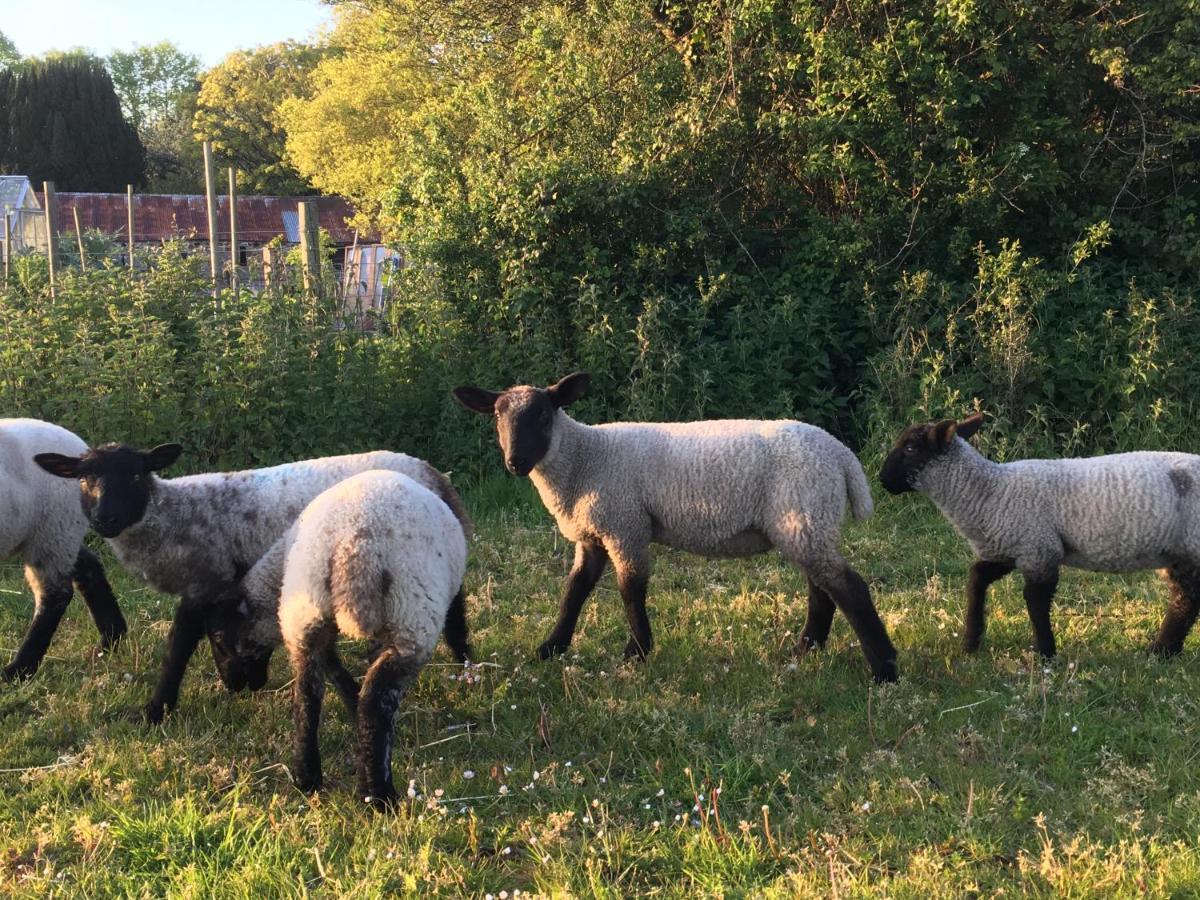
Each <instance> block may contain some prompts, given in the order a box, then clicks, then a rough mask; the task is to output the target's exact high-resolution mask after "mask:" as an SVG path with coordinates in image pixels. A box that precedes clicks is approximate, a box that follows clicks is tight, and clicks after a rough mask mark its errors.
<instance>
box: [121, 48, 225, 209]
mask: <svg viewBox="0 0 1200 900" xmlns="http://www.w3.org/2000/svg"><path fill="white" fill-rule="evenodd" d="M107 65H108V71H109V73H110V74H111V75H112V79H113V86H114V87H115V88H116V91H117V96H118V97H119V98H120V100H121V107H122V108H123V109H124V110H125V115H126V116H127V117H128V119H129V121H130V122H131V123H132V124H133V126H134V128H136V129H137V132H138V137H139V138H140V139H141V141H142V144H143V145H144V146H145V148H146V187H147V188H148V189H149V190H151V191H155V192H163V193H197V192H199V191H202V190H203V189H204V171H203V162H202V158H201V150H200V143H199V141H197V140H196V137H195V136H194V135H193V134H192V118H193V117H194V116H195V113H196V100H197V95H198V93H199V90H200V83H199V73H200V61H199V59H197V58H196V57H195V56H192V55H191V54H189V53H184V52H182V51H181V50H180V49H179V48H178V47H176V46H175V45H174V44H172V43H171V42H169V41H162V42H160V43H158V44H153V45H151V46H145V47H143V46H138V47H134V48H133V50H130V51H115V52H113V53H112V54H110V55H109V57H108V59H107Z"/></svg>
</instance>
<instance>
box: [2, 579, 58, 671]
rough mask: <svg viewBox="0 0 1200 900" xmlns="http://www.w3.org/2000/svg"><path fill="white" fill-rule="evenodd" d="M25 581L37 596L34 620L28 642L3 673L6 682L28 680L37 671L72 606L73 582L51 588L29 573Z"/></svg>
mask: <svg viewBox="0 0 1200 900" xmlns="http://www.w3.org/2000/svg"><path fill="white" fill-rule="evenodd" d="M26 579H27V580H28V582H29V585H30V587H32V588H33V592H34V596H33V602H34V605H33V620H32V621H31V622H30V623H29V630H28V631H26V632H25V640H23V641H22V642H21V646H20V647H19V648H18V649H17V655H16V656H15V657H13V661H12V662H11V663H9V664H8V665H7V666H5V667H4V670H3V672H2V673H0V674H2V675H3V678H4V680H5V681H14V680H16V679H18V678H29V677H30V676H32V675H33V673H34V672H36V671H37V670H38V666H39V665H41V662H42V657H43V656H45V655H46V649H47V648H48V647H49V646H50V640H51V638H53V637H54V632H56V631H57V630H58V623H59V622H61V621H62V617H63V613H65V612H66V611H67V605H68V604H69V603H70V602H71V584H70V582H66V583H63V584H58V585H55V586H53V587H48V586H47V585H46V583H44V582H42V581H41V580H40V579H39V578H38V577H37V576H36V575H35V574H32V573H31V571H30V570H28V569H27V570H26Z"/></svg>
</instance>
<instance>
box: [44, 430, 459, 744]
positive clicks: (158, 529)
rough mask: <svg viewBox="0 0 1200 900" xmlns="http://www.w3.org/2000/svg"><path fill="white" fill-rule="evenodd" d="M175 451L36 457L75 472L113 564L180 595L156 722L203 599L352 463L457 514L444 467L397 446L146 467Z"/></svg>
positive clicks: (117, 449)
mask: <svg viewBox="0 0 1200 900" xmlns="http://www.w3.org/2000/svg"><path fill="white" fill-rule="evenodd" d="M180 452H181V448H180V446H179V445H178V444H164V445H162V446H160V447H155V448H154V449H153V450H138V449H136V448H133V447H127V446H124V445H117V444H111V445H106V446H103V447H98V448H94V449H91V450H88V451H87V452H86V453H83V454H81V455H79V456H65V455H62V454H58V453H45V454H40V455H39V456H38V457H37V462H38V464H39V465H40V466H42V468H44V469H45V470H46V471H48V472H50V473H51V474H53V475H58V476H60V477H63V478H71V479H79V481H80V483H81V485H82V496H83V505H84V511H85V512H86V514H87V517H88V520H89V521H90V523H91V525H92V527H93V528H94V529H95V530H96V532H97V533H98V534H100V535H101V536H102V537H104V538H105V539H106V540H107V541H108V545H109V546H110V547H111V548H112V550H113V552H114V553H115V554H116V556H117V559H118V560H120V562H121V565H123V566H125V568H127V569H128V570H129V571H130V572H132V573H134V574H135V575H137V576H138V577H139V578H141V579H142V580H144V581H146V582H147V583H148V584H150V585H151V586H153V587H154V588H155V589H157V590H159V591H162V592H163V593H167V594H177V595H179V597H180V603H179V605H178V607H176V610H175V619H174V622H173V623H172V625H171V633H170V635H169V636H168V638H167V652H166V655H165V656H164V658H163V667H162V672H161V674H160V676H159V680H158V684H157V685H156V686H155V689H154V694H153V696H152V697H151V700H150V703H149V704H148V705H147V706H146V710H145V712H146V717H147V718H148V719H149V720H150V721H151V722H159V721H161V720H162V717H163V714H164V712H165V711H166V710H167V709H170V708H172V707H174V706H175V705H176V703H177V702H178V699H179V687H180V684H181V683H182V681H183V675H184V672H185V671H186V669H187V665H188V662H189V660H190V659H191V656H192V654H193V653H194V652H195V649H196V645H197V644H198V643H199V641H200V639H201V638H202V637H203V636H204V632H205V627H206V625H205V619H206V617H207V616H208V614H209V613H210V612H211V609H210V608H211V606H212V605H213V603H214V602H215V601H216V600H217V599H218V598H219V597H220V596H221V595H222V594H223V593H224V592H225V591H227V590H228V589H229V588H230V586H231V585H233V584H235V583H236V582H237V580H238V579H240V578H241V577H242V576H244V575H245V574H246V573H247V572H248V571H249V570H250V568H251V567H252V566H253V565H254V564H255V563H256V562H257V561H258V559H259V558H260V557H261V556H262V555H263V554H264V553H266V552H267V550H268V549H270V547H271V546H272V545H273V544H274V543H275V542H276V541H277V540H278V539H279V538H280V537H281V536H282V535H283V533H284V532H285V531H286V530H287V529H288V527H289V526H290V525H291V524H292V523H293V522H295V521H296V517H297V516H299V515H300V512H301V510H303V509H304V507H305V506H307V505H308V503H309V502H310V501H311V500H312V499H313V498H314V497H315V496H317V494H319V493H321V491H323V490H325V489H326V488H328V487H330V486H331V485H333V484H336V483H337V482H339V481H342V480H343V479H345V478H348V477H349V476H351V475H355V474H357V473H359V472H363V471H367V470H369V469H390V470H393V471H398V472H403V473H404V474H406V475H409V476H411V477H413V478H414V479H416V480H417V481H421V482H423V483H426V484H428V485H429V486H431V487H432V488H433V489H434V490H436V491H439V492H446V497H447V503H448V504H450V505H451V506H452V508H454V509H455V510H456V512H458V513H460V514H461V513H462V507H461V504H459V501H458V495H457V494H455V493H454V489H453V488H452V487H450V484H449V481H447V479H446V478H445V476H444V475H442V474H441V473H440V472H438V471H437V470H436V469H434V468H433V466H431V465H429V464H428V463H426V462H424V461H423V460H420V459H416V458H414V457H411V456H406V455H405V454H403V453H389V452H387V451H382V450H379V451H375V452H372V453H356V454H352V455H348V456H330V457H325V458H322V459H311V460H305V461H302V462H294V463H287V464H285V465H281V466H272V467H270V468H265V469H249V470H246V471H242V472H225V473H206V474H203V475H188V476H184V477H182V478H160V477H158V476H157V475H156V474H155V473H156V472H159V471H161V470H163V469H165V468H167V467H168V466H170V465H171V464H173V463H174V462H175V461H176V460H177V459H178V458H179V454H180ZM76 496H78V494H76ZM242 686H244V685H233V686H232V687H234V688H235V689H236V688H240V687H242ZM254 686H255V685H252V687H254Z"/></svg>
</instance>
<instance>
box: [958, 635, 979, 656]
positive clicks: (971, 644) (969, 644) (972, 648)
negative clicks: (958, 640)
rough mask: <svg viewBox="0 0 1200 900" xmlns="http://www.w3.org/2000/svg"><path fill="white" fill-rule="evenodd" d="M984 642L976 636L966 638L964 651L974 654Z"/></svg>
mask: <svg viewBox="0 0 1200 900" xmlns="http://www.w3.org/2000/svg"><path fill="white" fill-rule="evenodd" d="M982 643H983V641H981V640H980V639H979V638H975V639H973V640H972V639H971V638H966V639H965V640H964V641H963V653H966V654H968V655H970V656H974V655H975V654H976V653H978V652H979V647H980V645H981V644H982Z"/></svg>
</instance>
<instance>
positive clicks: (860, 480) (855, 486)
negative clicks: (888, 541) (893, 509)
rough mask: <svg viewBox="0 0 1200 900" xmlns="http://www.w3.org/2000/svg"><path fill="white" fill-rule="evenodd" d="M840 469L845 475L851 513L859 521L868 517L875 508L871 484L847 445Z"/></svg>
mask: <svg viewBox="0 0 1200 900" xmlns="http://www.w3.org/2000/svg"><path fill="white" fill-rule="evenodd" d="M842 471H843V473H844V474H845V476H846V496H847V497H848V498H849V500H850V513H851V515H853V516H854V518H856V519H858V520H859V521H861V520H863V519H867V518H870V515H871V513H872V512H873V511H874V510H875V504H874V502H873V501H872V500H871V486H870V485H869V484H867V473H866V472H864V471H863V467H862V463H860V462H859V461H858V457H857V456H855V455H854V453H853V452H852V451H851V450H850V448H849V447H847V448H846V452H845V454H844V455H843V456H842Z"/></svg>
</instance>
